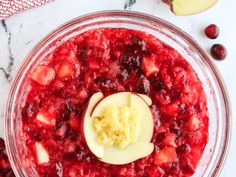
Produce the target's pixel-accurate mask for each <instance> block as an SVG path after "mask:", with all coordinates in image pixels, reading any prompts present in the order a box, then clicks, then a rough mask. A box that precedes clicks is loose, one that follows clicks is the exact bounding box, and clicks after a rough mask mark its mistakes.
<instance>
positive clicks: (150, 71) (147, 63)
mask: <svg viewBox="0 0 236 177" xmlns="http://www.w3.org/2000/svg"><path fill="white" fill-rule="evenodd" d="M142 66H143V70H144V72H145V75H146V76H147V77H148V76H151V75H155V74H156V73H158V72H159V67H157V65H156V64H155V58H154V57H144V58H143V61H142Z"/></svg>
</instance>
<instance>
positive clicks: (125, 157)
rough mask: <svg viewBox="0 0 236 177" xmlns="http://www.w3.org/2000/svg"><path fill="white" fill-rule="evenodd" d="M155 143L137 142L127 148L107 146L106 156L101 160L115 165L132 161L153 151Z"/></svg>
mask: <svg viewBox="0 0 236 177" xmlns="http://www.w3.org/2000/svg"><path fill="white" fill-rule="evenodd" d="M153 149H154V145H153V144H152V143H137V144H133V145H130V146H129V147H128V148H127V149H125V150H120V149H116V148H105V149H104V157H103V158H102V159H101V161H103V162H105V163H109V164H113V165H122V164H127V163H131V162H133V161H135V160H138V159H140V158H143V157H146V156H148V155H149V154H151V153H152V151H153Z"/></svg>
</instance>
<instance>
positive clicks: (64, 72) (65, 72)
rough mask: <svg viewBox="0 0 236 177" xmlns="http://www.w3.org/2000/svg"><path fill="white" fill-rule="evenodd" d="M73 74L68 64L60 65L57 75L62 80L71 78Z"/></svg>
mask: <svg viewBox="0 0 236 177" xmlns="http://www.w3.org/2000/svg"><path fill="white" fill-rule="evenodd" d="M74 74H75V72H74V69H73V67H72V66H71V65H70V64H66V63H65V64H62V65H60V67H59V69H58V72H57V75H58V77H59V78H61V79H63V78H65V77H71V76H73V75H74Z"/></svg>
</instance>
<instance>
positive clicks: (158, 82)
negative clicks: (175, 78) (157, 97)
mask: <svg viewBox="0 0 236 177" xmlns="http://www.w3.org/2000/svg"><path fill="white" fill-rule="evenodd" d="M151 83H152V86H153V87H154V89H155V91H161V90H162V89H164V83H163V81H162V79H161V77H160V76H154V77H153V78H152V79H151Z"/></svg>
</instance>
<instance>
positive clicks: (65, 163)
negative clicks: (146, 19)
mask: <svg viewBox="0 0 236 177" xmlns="http://www.w3.org/2000/svg"><path fill="white" fill-rule="evenodd" d="M98 91H101V92H103V93H104V94H105V95H109V94H111V93H117V92H122V91H132V92H138V93H143V94H146V95H148V96H149V97H150V98H152V102H153V104H152V105H151V106H150V109H151V111H152V113H153V119H154V123H155V127H154V133H153V138H152V143H154V146H155V150H154V152H153V153H152V154H150V155H149V156H147V157H145V158H142V159H140V160H137V161H135V162H132V163H130V164H126V165H111V164H105V163H103V162H101V161H99V160H97V159H96V157H95V156H94V155H93V154H92V153H91V152H90V151H89V149H88V148H87V146H86V143H85V142H84V140H83V138H82V135H81V125H80V123H81V119H82V114H83V111H85V109H86V104H87V102H88V100H89V98H90V96H91V95H92V94H94V93H96V92H98ZM39 114H43V115H44V117H47V119H46V120H41V121H39V120H38V119H37V118H36V117H38V115H39ZM22 121H23V133H24V135H25V136H26V140H25V142H24V143H25V144H26V146H27V147H28V148H29V158H30V159H33V160H32V161H33V162H32V163H33V166H34V167H35V168H36V170H37V172H38V174H39V176H42V177H46V176H47V177H56V176H59V177H62V176H63V177H79V176H88V177H116V176H117V177H118V176H119V177H131V176H132V177H164V176H165V177H171V176H177V177H178V176H179V177H180V176H191V175H192V174H193V173H194V171H195V169H196V167H197V165H198V162H199V160H200V158H201V155H202V153H203V151H204V148H205V146H206V143H207V141H208V113H207V105H206V95H205V93H204V90H203V87H202V83H201V81H200V80H199V79H198V76H197V74H196V73H195V71H194V70H193V68H192V67H191V66H190V64H188V63H187V62H186V60H185V59H184V58H183V57H182V56H181V55H180V54H179V53H178V52H177V51H175V50H174V49H173V48H171V47H169V46H167V45H166V44H164V43H163V42H161V41H160V40H158V39H157V38H155V37H154V36H152V35H149V34H146V33H143V32H139V31H134V30H128V29H109V28H105V29H95V30H90V31H88V32H85V33H83V34H81V35H78V36H76V37H73V38H71V39H69V40H68V41H66V42H65V43H64V44H62V45H61V46H60V47H58V48H57V49H56V50H55V51H54V52H53V53H51V54H50V55H48V56H47V57H46V58H45V59H44V61H43V62H42V63H41V64H40V65H38V67H37V68H36V70H35V71H34V73H33V74H32V76H31V81H30V90H29V92H27V98H26V101H25V104H24V105H23V107H22ZM36 143H37V144H38V143H40V144H41V145H43V147H45V149H46V151H47V153H48V162H47V163H44V164H39V160H40V159H39V156H38V154H37V152H36V150H35V144H36ZM31 156H32V157H33V158H31Z"/></svg>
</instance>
